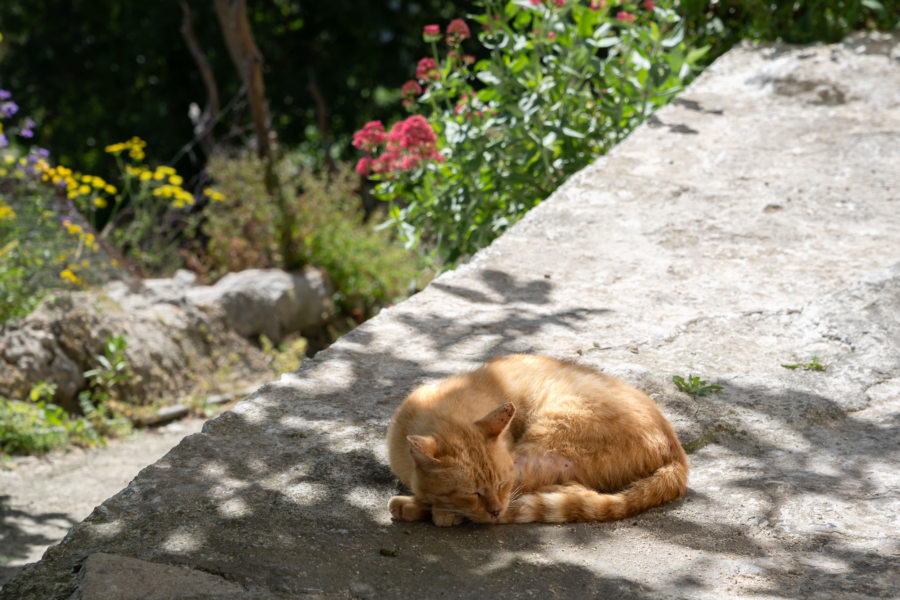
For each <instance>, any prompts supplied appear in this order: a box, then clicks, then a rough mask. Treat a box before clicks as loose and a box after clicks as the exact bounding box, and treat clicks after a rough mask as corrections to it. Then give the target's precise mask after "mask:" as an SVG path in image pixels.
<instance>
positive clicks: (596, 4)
mask: <svg viewBox="0 0 900 600" xmlns="http://www.w3.org/2000/svg"><path fill="white" fill-rule="evenodd" d="M590 8H591V10H600V9H602V8H606V0H591V6H590Z"/></svg>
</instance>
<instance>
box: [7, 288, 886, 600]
mask: <svg viewBox="0 0 900 600" xmlns="http://www.w3.org/2000/svg"><path fill="white" fill-rule="evenodd" d="M481 281H482V283H485V282H486V284H487V289H482V288H477V289H476V288H475V287H472V288H469V287H468V286H449V285H445V286H444V287H443V288H440V287H439V289H440V291H441V292H444V293H446V296H447V298H448V301H447V304H446V305H445V306H442V307H440V308H446V310H439V309H438V307H436V306H435V305H434V304H432V305H430V306H428V307H425V308H423V307H421V306H415V305H414V304H415V299H414V300H413V301H411V302H410V304H411V305H412V306H411V307H406V308H404V307H403V306H401V307H397V308H395V309H391V310H390V311H387V312H386V314H385V315H383V316H382V317H380V318H381V319H383V321H382V324H381V325H380V326H381V327H382V329H381V330H377V331H379V334H378V335H375V334H373V333H372V329H371V328H370V326H367V325H364V326H362V327H361V328H359V329H357V330H355V331H354V332H351V333H350V334H348V335H347V336H346V337H345V338H344V339H342V340H341V342H339V343H338V344H336V345H334V346H332V347H331V348H329V349H328V350H326V351H323V352H322V353H320V354H319V355H317V357H316V359H315V360H314V361H311V362H309V363H307V364H306V365H304V367H303V368H302V369H301V370H300V371H298V372H296V373H292V374H287V375H285V376H283V377H282V379H281V380H280V381H278V382H274V383H270V384H268V385H266V386H264V387H263V388H261V389H260V390H259V391H258V392H257V393H256V394H254V396H253V397H251V398H250V399H249V400H247V401H244V402H242V403H240V404H239V405H238V406H237V407H235V409H233V410H232V411H230V412H228V413H226V414H224V415H222V416H220V417H219V418H217V419H215V420H213V421H210V422H209V423H207V425H206V427H205V428H204V432H203V433H202V434H198V435H194V436H191V437H189V438H186V439H185V440H184V441H183V442H182V444H181V445H180V446H179V447H177V448H176V449H175V450H173V451H172V452H171V453H170V454H169V455H167V456H166V457H164V458H163V459H162V460H160V461H159V462H157V463H156V464H155V465H152V466H150V467H148V468H147V469H145V470H144V471H142V473H141V474H140V475H139V477H138V478H137V479H136V480H135V481H134V482H133V483H132V484H131V485H130V486H129V487H128V488H127V489H126V490H123V491H122V492H121V493H119V494H118V495H117V496H115V497H113V498H112V499H110V500H108V501H107V502H106V503H104V505H102V506H101V507H99V508H98V509H97V510H95V511H94V513H93V514H92V515H91V516H90V517H89V518H88V520H87V521H86V522H85V523H83V524H81V525H79V526H77V527H76V528H75V529H74V530H73V531H72V533H71V534H70V535H69V537H68V538H67V539H66V540H65V542H64V543H63V544H62V546H61V547H59V548H55V549H52V550H51V551H49V552H48V554H47V557H46V560H45V561H44V563H43V564H42V565H41V566H40V567H39V569H40V571H41V577H31V576H30V575H32V574H35V573H37V571H36V570H34V571H30V572H29V573H27V574H26V576H24V577H20V578H18V579H17V580H16V582H15V586H14V587H12V588H10V589H9V590H8V591H7V590H6V589H4V590H3V592H0V597H2V598H6V597H8V598H42V599H43V598H46V597H48V596H47V594H46V591H47V590H48V589H50V588H49V587H48V586H50V587H53V586H58V587H54V588H53V589H54V590H55V591H54V592H53V593H54V594H58V595H57V596H55V597H60V598H65V597H67V596H68V595H69V594H70V593H71V592H72V591H73V590H74V587H75V585H76V584H75V575H76V573H77V571H78V569H79V568H80V565H81V564H82V562H83V560H84V557H85V556H87V555H89V554H91V553H93V552H97V551H104V552H112V553H117V554H121V555H125V556H132V557H135V558H140V559H143V560H148V561H154V562H161V563H172V564H182V565H185V566H190V567H191V568H194V569H200V570H202V571H206V572H209V573H213V574H216V575H219V576H221V577H223V578H225V579H227V580H229V581H232V582H235V583H238V584H240V585H241V586H243V587H244V588H245V589H246V590H247V592H248V594H249V595H250V597H260V598H293V597H298V596H302V595H303V594H311V595H329V594H333V595H337V596H341V595H355V596H359V597H378V598H392V597H404V598H406V597H409V596H410V594H411V593H415V594H418V595H423V596H427V597H439V596H441V595H443V597H448V598H454V597H472V596H477V595H487V596H489V597H513V598H514V597H517V596H522V597H526V596H527V592H533V593H534V594H535V595H537V596H540V597H554V596H557V597H573V596H577V597H582V596H584V597H604V596H610V597H612V596H615V597H623V598H642V597H645V598H656V597H660V596H666V595H668V596H688V595H691V594H692V593H700V592H704V593H709V592H710V591H711V590H719V589H720V586H719V585H718V582H717V581H716V578H717V577H720V576H722V575H728V574H733V573H738V574H739V575H740V576H741V577H744V578H745V579H744V581H743V582H742V584H741V589H742V590H744V591H745V592H747V591H749V592H750V593H758V594H761V595H775V596H779V595H782V596H787V597H791V596H793V595H795V593H796V592H795V590H797V589H806V590H807V592H809V593H808V594H807V595H815V594H816V593H819V592H821V593H826V592H829V591H830V590H833V589H837V590H845V589H850V588H851V587H852V586H857V588H858V589H861V590H863V593H869V594H870V595H874V596H877V595H879V594H880V593H881V592H882V591H883V590H886V589H890V588H889V587H887V584H886V583H885V581H884V580H883V579H884V575H883V573H884V572H886V571H889V568H888V567H889V565H888V562H887V561H888V560H889V558H890V557H889V556H886V555H883V554H879V553H878V552H875V551H874V550H873V549H872V548H868V547H867V548H862V547H854V546H852V545H850V544H845V543H844V542H843V541H842V538H841V537H840V535H839V533H829V531H828V529H827V528H828V523H829V521H827V520H825V521H823V522H822V523H821V526H822V527H823V528H824V529H821V530H818V529H816V527H818V524H817V523H818V522H817V521H816V522H815V523H814V522H813V521H812V520H811V519H808V518H806V517H808V516H809V514H808V513H810V511H815V510H818V508H819V507H821V506H822V505H823V502H824V501H828V500H829V499H833V500H835V501H836V502H839V503H840V504H839V505H835V506H836V507H837V508H840V507H843V506H846V505H849V504H851V503H853V502H856V501H858V500H859V499H860V498H864V497H866V496H872V495H873V494H877V493H879V490H883V489H884V485H883V484H881V483H879V482H877V481H873V482H867V480H866V477H867V475H868V474H869V472H870V471H871V469H872V468H873V465H872V463H874V462H877V461H882V460H890V461H896V459H897V452H898V447H897V444H898V441H897V440H898V439H900V436H898V435H897V433H898V431H897V421H896V419H894V420H893V421H889V422H888V421H881V422H873V421H872V420H871V419H868V420H867V419H866V418H865V416H864V415H862V414H861V413H860V414H851V415H849V416H848V415H847V414H846V413H845V411H844V410H843V409H842V408H841V406H839V405H838V404H837V403H835V402H833V401H831V400H829V399H827V398H824V397H820V396H816V395H813V394H809V393H805V392H799V391H797V392H794V391H791V392H780V393H777V394H776V393H772V392H769V391H767V390H766V389H763V388H750V387H741V386H738V385H730V384H729V382H728V381H721V382H719V383H722V384H723V385H725V387H726V390H725V391H723V392H722V393H721V394H716V395H713V396H710V397H706V398H701V399H691V400H690V402H681V401H679V402H670V403H668V404H667V406H668V408H669V409H670V410H675V411H676V412H681V413H683V415H682V416H683V418H684V420H685V421H688V422H690V423H692V424H694V425H696V426H697V427H699V428H700V430H701V431H704V430H708V429H709V428H711V427H714V426H717V425H723V426H726V427H724V428H722V429H720V430H718V431H719V433H717V435H716V436H715V440H714V441H713V442H712V443H711V444H710V445H709V446H707V447H705V448H702V449H700V450H698V451H697V452H695V453H694V454H692V456H691V461H692V469H693V474H692V477H691V480H690V481H689V486H690V489H689V492H688V494H687V496H686V497H685V498H684V499H683V500H679V501H675V502H672V503H669V504H667V505H665V506H662V507H659V508H656V509H652V510H650V511H648V512H646V513H644V514H642V515H639V516H638V517H636V518H633V519H628V520H626V522H618V523H592V524H583V525H574V526H573V525H561V526H548V525H538V524H534V525H522V526H496V527H490V526H479V525H472V524H468V525H463V526H460V527H455V528H447V529H445V528H438V527H435V526H433V525H431V524H430V523H392V522H391V521H390V518H389V514H388V511H387V508H386V504H387V501H388V499H389V498H390V497H391V496H392V495H394V494H396V493H398V492H399V491H400V484H399V482H398V481H397V479H396V478H395V477H394V476H393V475H392V474H391V472H390V470H389V469H388V467H387V462H386V452H385V448H384V444H383V441H382V440H383V436H384V431H385V428H386V426H387V424H388V421H389V419H390V416H391V414H392V412H393V411H394V409H395V408H396V407H397V405H398V404H399V403H400V401H401V400H402V398H403V397H404V396H405V395H406V394H408V393H409V392H410V391H411V390H412V389H413V388H415V387H416V386H417V385H419V384H421V383H424V382H426V381H429V380H434V379H436V378H440V377H444V376H446V375H449V374H451V373H453V372H457V371H458V370H459V369H461V368H468V367H470V366H474V365H476V364H478V363H480V362H482V361H484V360H488V359H490V358H492V357H493V356H495V355H498V354H504V353H509V352H516V351H541V350H542V349H543V350H544V351H546V348H552V346H553V340H556V339H558V337H557V336H558V335H560V333H571V334H572V335H575V336H577V335H580V332H583V331H584V330H585V329H586V328H588V327H590V326H596V325H597V324H598V323H601V324H602V322H603V320H604V319H605V315H607V314H611V315H614V314H615V313H612V311H609V310H608V309H605V308H603V307H600V306H595V305H589V304H586V305H585V306H584V307H581V308H576V309H567V310H554V309H553V304H552V303H549V302H548V303H547V304H544V302H547V300H546V299H547V298H549V297H550V295H551V294H552V293H553V292H554V288H553V285H552V284H551V283H550V282H544V281H543V280H537V283H533V282H532V283H531V284H530V283H529V282H528V281H522V280H514V279H513V278H511V277H508V276H504V275H503V274H501V273H499V272H495V273H493V274H490V275H489V276H486V277H484V278H482V280H481ZM490 282H494V284H493V285H495V286H496V288H494V287H491V285H492V284H491V283H490ZM438 283H440V282H438ZM537 284H541V285H537ZM442 285H443V284H442ZM529 285H531V286H532V288H533V289H530V288H529ZM538 288H540V289H538ZM510 289H515V290H519V291H518V292H514V291H509V290H510ZM467 290H468V291H467ZM504 290H505V291H504ZM535 290H537V291H536V292H535ZM476 292H477V293H476ZM517 294H518V296H517ZM534 294H536V295H534ZM529 298H530V299H532V300H535V299H536V300H539V301H534V302H533V301H531V300H529ZM385 322H387V323H388V324H389V327H391V328H393V329H391V330H390V335H387V334H385V333H384V329H386V328H387V327H388V326H385V325H384V323H385ZM541 339H548V340H550V341H549V342H548V343H547V344H545V345H544V346H541V347H532V344H535V342H534V340H541ZM776 431H777V432H778V433H777V434H776V433H774V432H776ZM823 458H824V460H825V462H827V464H823V463H822V461H823ZM823 499H824V500H823ZM744 502H746V503H747V506H746V507H743V506H738V505H739V504H741V503H744ZM867 506H868V507H869V508H871V506H872V505H871V504H869V505H867ZM798 511H800V512H802V513H803V514H800V515H799V516H797V515H796V514H795V513H797V512H798ZM803 511H805V513H804V512H803ZM823 516H824V515H823ZM878 518H881V516H880V515H879V514H878V513H877V511H875V514H874V516H872V515H868V516H867V515H862V516H861V517H860V519H859V521H860V522H863V523H862V526H864V527H866V528H871V527H872V526H873V519H878ZM837 525H838V526H839V527H838V530H840V528H841V527H846V526H847V525H842V524H841V523H838V524H837ZM620 546H621V548H620ZM635 548H640V549H641V550H640V551H637V550H635ZM894 548H895V551H896V545H895V546H894ZM626 551H627V552H626ZM672 552H675V553H677V554H679V559H678V560H680V561H682V562H680V563H679V562H677V561H675V562H666V564H665V566H666V569H667V570H665V571H663V572H659V573H657V572H656V571H657V562H659V561H658V557H659V556H661V555H662V554H663V553H666V554H669V553H672ZM735 562H736V563H738V566H737V567H734V564H733V563H735ZM723 565H724V566H723ZM842 578H844V579H843V581H845V583H842ZM879 578H881V579H879ZM48 580H49V583H48ZM801 584H802V586H806V588H802V586H801V588H798V585H801ZM50 597H53V596H50Z"/></svg>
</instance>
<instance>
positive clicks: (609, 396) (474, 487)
mask: <svg viewBox="0 0 900 600" xmlns="http://www.w3.org/2000/svg"><path fill="white" fill-rule="evenodd" d="M387 445H388V456H389V460H390V464H391V469H393V471H394V473H395V474H396V475H397V476H398V477H399V478H400V479H401V480H402V481H403V483H404V484H406V486H407V487H409V488H410V489H411V490H412V492H413V495H412V496H395V497H393V498H391V501H390V503H389V509H390V511H391V515H392V516H393V517H394V518H395V519H398V520H402V521H412V520H420V519H431V520H432V521H434V523H435V524H436V525H456V524H459V523H462V522H463V521H465V520H470V521H475V522H478V523H529V522H535V521H538V522H546V523H564V522H569V521H609V520H615V519H623V518H625V517H629V516H632V515H635V514H638V513H640V512H642V511H645V510H647V509H648V508H651V507H653V506H657V505H659V504H662V503H664V502H668V501H669V500H673V499H675V498H678V497H680V496H682V495H683V494H684V492H685V488H686V485H687V474H688V465H687V457H686V456H685V454H684V450H682V448H681V445H680V444H679V443H678V439H677V437H676V436H675V431H674V430H673V429H672V425H671V424H670V423H669V421H667V420H666V418H665V417H664V416H663V414H662V413H661V412H660V410H659V408H658V407H657V406H656V404H655V403H654V402H653V400H651V399H650V398H649V397H648V396H647V395H646V394H644V393H643V392H640V391H638V390H636V389H634V388H633V387H631V386H629V385H627V384H625V383H624V382H622V381H619V380H618V379H615V378H614V377H609V376H607V375H603V374H601V373H599V372H597V371H595V370H594V369H592V368H589V367H586V366H582V365H577V364H574V363H570V362H564V361H560V360H556V359H553V358H546V357H541V356H528V355H522V354H519V355H513V356H508V357H506V358H500V359H496V360H494V361H492V362H490V363H487V364H485V365H483V366H482V367H481V368H479V369H477V370H475V371H473V372H471V373H465V374H463V375H457V376H455V377H450V378H448V379H445V380H443V381H440V382H438V383H436V384H434V385H425V386H422V387H420V388H418V389H416V390H414V391H413V392H412V393H411V394H410V395H409V396H408V397H407V398H406V399H405V400H404V401H403V403H402V404H401V405H400V407H399V408H398V409H397V412H396V413H395V414H394V419H393V421H392V422H391V425H390V427H389V428H388V432H387Z"/></svg>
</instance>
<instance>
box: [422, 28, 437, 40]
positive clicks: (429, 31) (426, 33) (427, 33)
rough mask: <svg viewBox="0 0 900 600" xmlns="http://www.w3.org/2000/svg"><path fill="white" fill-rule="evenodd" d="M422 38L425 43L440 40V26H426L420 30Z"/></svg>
mask: <svg viewBox="0 0 900 600" xmlns="http://www.w3.org/2000/svg"><path fill="white" fill-rule="evenodd" d="M422 37H423V38H424V39H425V41H426V42H429V43H430V42H436V41H438V40H439V39H441V27H440V25H426V26H425V27H424V28H423V29H422Z"/></svg>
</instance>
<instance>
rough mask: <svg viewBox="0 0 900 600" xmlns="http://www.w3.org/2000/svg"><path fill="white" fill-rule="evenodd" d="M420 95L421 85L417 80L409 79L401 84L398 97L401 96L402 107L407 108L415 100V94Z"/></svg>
mask: <svg viewBox="0 0 900 600" xmlns="http://www.w3.org/2000/svg"><path fill="white" fill-rule="evenodd" d="M421 95H422V86H421V85H419V82H418V81H416V80H414V79H410V80H409V81H407V82H406V83H404V84H403V87H402V88H400V97H401V98H403V102H402V104H403V106H404V108H409V107H410V106H412V105H413V104H415V102H416V96H421Z"/></svg>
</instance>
